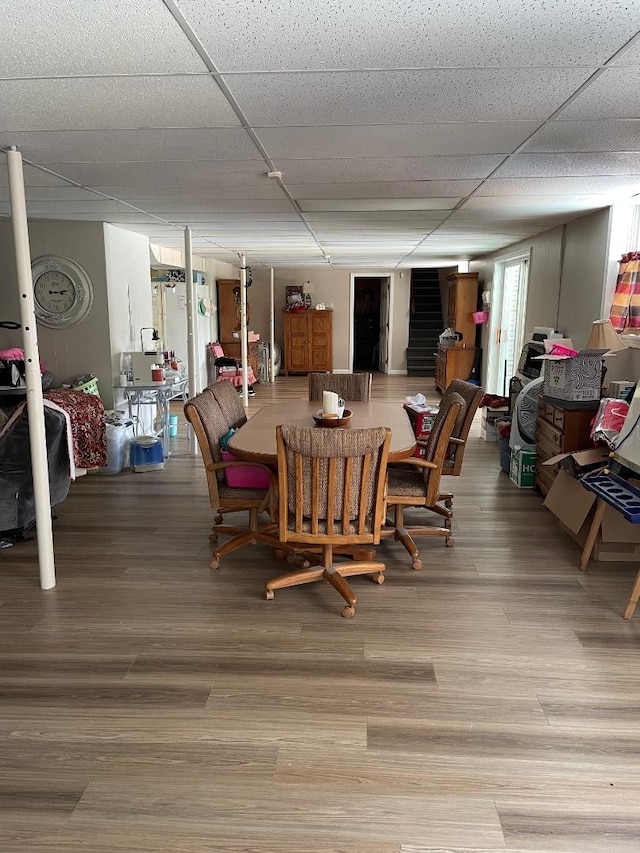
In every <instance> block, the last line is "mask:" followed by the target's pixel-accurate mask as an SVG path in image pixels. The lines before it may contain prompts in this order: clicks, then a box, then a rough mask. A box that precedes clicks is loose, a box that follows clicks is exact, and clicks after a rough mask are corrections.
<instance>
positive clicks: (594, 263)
mask: <svg viewBox="0 0 640 853" xmlns="http://www.w3.org/2000/svg"><path fill="white" fill-rule="evenodd" d="M609 211H610V209H609V208H607V209H605V210H598V211H596V212H595V213H591V214H589V215H588V216H582V217H580V218H579V219H575V220H573V221H572V222H569V223H567V224H566V225H559V226H557V227H556V228H552V229H550V230H549V231H544V232H542V233H541V234H536V236H535V237H532V238H531V239H529V240H523V241H522V242H521V243H515V244H513V245H512V246H508V247H507V248H505V249H501V250H500V251H499V252H496V253H495V254H492V255H485V256H484V257H482V258H478V259H476V260H473V261H472V262H471V264H470V268H471V269H472V270H476V271H477V272H478V273H479V281H480V289H481V291H482V290H486V289H489V290H491V286H492V284H493V278H494V268H495V263H496V261H497V260H499V259H501V258H504V257H509V256H511V255H516V254H518V253H519V252H525V251H527V250H530V252H531V261H530V265H529V283H528V290H527V305H526V314H525V330H526V331H525V334H528V333H529V332H531V330H532V329H533V328H534V326H553V327H554V328H556V329H558V330H559V331H561V332H562V333H563V334H565V335H567V336H568V337H571V338H572V339H573V342H574V344H576V345H577V346H584V344H585V343H586V340H587V337H588V336H589V331H590V329H591V324H592V322H593V321H594V320H597V319H598V318H599V317H600V312H601V302H602V298H603V291H604V287H605V269H606V265H607V256H608V234H609ZM487 329H488V327H487V326H485V327H483V332H482V350H483V352H482V355H483V358H482V375H483V384H485V387H486V367H487V347H488V339H487ZM488 390H495V389H488Z"/></svg>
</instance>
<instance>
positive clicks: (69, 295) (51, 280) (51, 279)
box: [31, 255, 93, 329]
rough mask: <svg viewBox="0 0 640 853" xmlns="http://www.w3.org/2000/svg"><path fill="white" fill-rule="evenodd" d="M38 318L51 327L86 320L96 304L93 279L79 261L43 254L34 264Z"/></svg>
mask: <svg viewBox="0 0 640 853" xmlns="http://www.w3.org/2000/svg"><path fill="white" fill-rule="evenodd" d="M31 273H32V275H33V295H34V309H35V315H36V319H37V320H38V322H40V323H42V324H43V325H44V326H49V327H50V328H52V329H62V328H68V327H69V326H74V325H75V324H76V323H79V322H80V321H81V320H83V319H84V318H85V317H86V316H87V314H88V313H89V310H90V309H91V305H92V304H93V287H92V285H91V279H90V278H89V276H88V275H87V273H86V272H85V270H83V269H82V267H81V266H80V264H77V263H76V262H75V261H72V260H71V259H70V258H63V257H61V256H59V255H43V256H42V257H40V258H37V259H36V260H35V261H34V262H33V263H32V264H31Z"/></svg>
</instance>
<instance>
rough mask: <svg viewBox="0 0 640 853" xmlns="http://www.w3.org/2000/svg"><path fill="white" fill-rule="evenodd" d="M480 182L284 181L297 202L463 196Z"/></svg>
mask: <svg viewBox="0 0 640 853" xmlns="http://www.w3.org/2000/svg"><path fill="white" fill-rule="evenodd" d="M479 183H480V181H410V182H407V181H398V182H396V181H387V182H384V181H381V182H378V183H358V182H354V183H345V184H291V185H289V184H287V189H288V190H289V192H290V193H291V195H292V196H293V197H294V198H295V199H298V200H300V201H304V200H305V199H332V198H333V199H343V198H347V199H354V198H355V199H360V198H363V199H365V198H366V199H369V198H378V199H394V198H403V199H407V198H412V199H415V198H419V199H429V198H441V197H446V196H466V195H469V193H471V192H473V190H474V189H475V188H476V187H477V186H478V185H479Z"/></svg>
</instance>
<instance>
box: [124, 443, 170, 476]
mask: <svg viewBox="0 0 640 853" xmlns="http://www.w3.org/2000/svg"><path fill="white" fill-rule="evenodd" d="M129 452H130V460H131V467H132V468H133V470H134V471H138V472H141V471H159V470H160V469H161V468H164V453H163V450H162V442H161V441H160V439H159V438H156V437H155V436H154V435H142V436H140V437H139V438H134V439H133V440H132V442H131V445H130V450H129Z"/></svg>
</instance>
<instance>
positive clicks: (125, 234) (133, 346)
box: [100, 223, 153, 408]
mask: <svg viewBox="0 0 640 853" xmlns="http://www.w3.org/2000/svg"><path fill="white" fill-rule="evenodd" d="M104 252H105V264H106V274H107V294H108V318H109V340H110V348H111V372H112V379H111V383H110V385H114V384H115V385H117V380H118V376H119V374H120V371H121V370H122V368H123V361H122V353H124V352H131V351H134V352H136V351H138V350H139V349H140V347H141V343H140V329H142V328H143V327H144V326H152V325H153V316H152V307H151V269H150V266H149V240H148V239H147V238H146V237H144V236H143V235H142V234H137V233H135V232H133V231H126V230H125V229H124V228H118V227H117V226H115V225H109V224H107V223H104ZM107 390H108V391H109V393H111V394H113V389H112V388H109V389H106V388H105V389H104V393H103V388H102V384H101V386H100V395H101V397H102V399H103V400H104V403H105V406H106V408H112V407H113V406H114V405H117V406H119V405H120V398H119V396H118V394H117V392H116V399H115V402H114V400H113V399H110V398H109V394H108V393H107Z"/></svg>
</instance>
